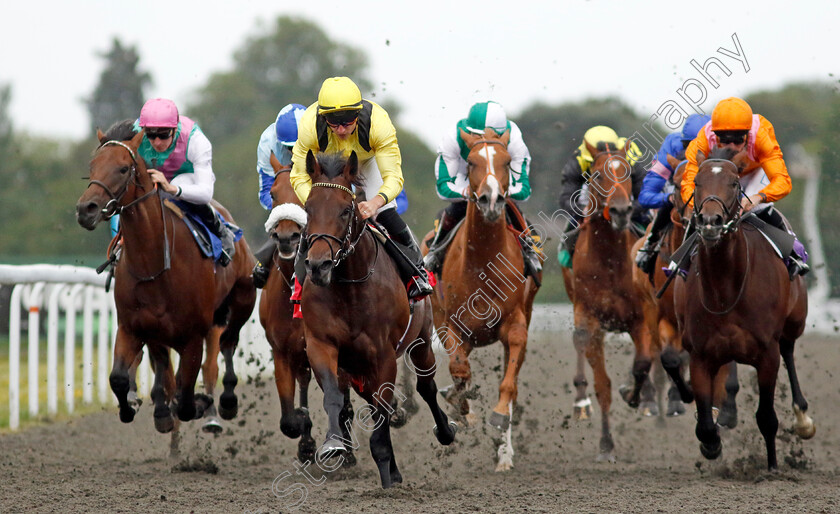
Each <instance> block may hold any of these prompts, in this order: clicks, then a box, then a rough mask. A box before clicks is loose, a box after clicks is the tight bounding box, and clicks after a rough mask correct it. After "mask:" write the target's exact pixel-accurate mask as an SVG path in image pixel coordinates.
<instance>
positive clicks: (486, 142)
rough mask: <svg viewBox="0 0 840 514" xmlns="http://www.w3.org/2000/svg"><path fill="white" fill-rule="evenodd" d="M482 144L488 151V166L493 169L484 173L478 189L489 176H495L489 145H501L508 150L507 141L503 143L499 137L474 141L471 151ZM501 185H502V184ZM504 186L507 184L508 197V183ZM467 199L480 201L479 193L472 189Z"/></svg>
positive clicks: (506, 194)
mask: <svg viewBox="0 0 840 514" xmlns="http://www.w3.org/2000/svg"><path fill="white" fill-rule="evenodd" d="M481 144H483V145H484V148H485V152H486V155H485V157H484V160H486V161H487V168H488V169H490V170H491V171H490V173H486V174H485V175H484V178H483V179H481V182H479V183H478V187H476V190H478V189H481V185H482V184H484V182H486V181H487V177H489V176H490V175H494V176H495V173H493V171H492V167H491V166H490V162H491V160H490V154H489V152H487V145H499V146H501V147H502V148H504V149H506V150H507V145H506V144H505V143H503V142H502V141H499V140H497V139H479V140H478V141H476V142H475V143H473V144H472V145H471V146H470V151H472V149H473V148H475V147H476V146H478V145H481ZM500 185H502V184H500ZM504 186H505V195H504V196H505V198H507V197H508V190H507V186H508V185H507V184H504ZM467 201H470V202H474V203H475V202H478V193H477V192H476V191H472V192H471V193H470V196H469V198H467Z"/></svg>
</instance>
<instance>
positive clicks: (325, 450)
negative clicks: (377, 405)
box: [306, 337, 347, 462]
mask: <svg viewBox="0 0 840 514" xmlns="http://www.w3.org/2000/svg"><path fill="white" fill-rule="evenodd" d="M306 355H307V357H309V365H310V366H311V367H312V371H313V372H314V373H315V379H316V380H317V381H318V385H320V386H321V390H322V391H323V392H324V410H325V411H326V413H327V436H326V439H325V441H324V444H322V445H321V447H320V448H318V454H317V455H316V460H318V461H325V460H329V459H332V458H339V459H341V461H342V462H343V460H344V454H345V453H346V452H347V448H346V447H345V445H344V443H343V442H342V431H341V425H340V424H339V416H340V413H341V409H342V407H344V394H343V393H342V391H341V388H340V387H339V384H338V348H336V347H335V346H333V345H331V344H329V343H324V342H322V341H319V340H317V339H315V338H312V337H307V341H306Z"/></svg>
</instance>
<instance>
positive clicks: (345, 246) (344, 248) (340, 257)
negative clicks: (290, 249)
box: [305, 182, 379, 283]
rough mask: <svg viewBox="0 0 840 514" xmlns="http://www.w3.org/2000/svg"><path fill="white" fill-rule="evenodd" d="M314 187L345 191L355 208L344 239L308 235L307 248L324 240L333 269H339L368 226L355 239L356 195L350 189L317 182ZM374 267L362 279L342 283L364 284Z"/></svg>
mask: <svg viewBox="0 0 840 514" xmlns="http://www.w3.org/2000/svg"><path fill="white" fill-rule="evenodd" d="M312 187H329V188H333V189H338V190H340V191H344V192H345V193H347V194H348V195H350V198H351V200H350V202H351V204H352V206H353V215H352V216H351V217H350V219H349V221H348V222H347V227H346V228H345V229H344V237H343V238H342V239H339V238H338V237H336V236H334V235H332V234H307V235H306V239H305V240H306V245H307V247H309V248H311V247H312V244H313V243H315V242H316V241H318V240H319V239H324V240H326V242H327V246H328V247H329V248H330V260H331V261H332V264H333V267H337V266H338V265H339V264H341V262H342V261H344V259H346V258H347V257H349V256H350V255H351V254H352V253H353V251H354V250H355V249H356V245H357V244H358V243H359V241H360V240H361V239H362V236H363V235H364V234H365V229H366V228H367V224H365V225H363V228H362V230H360V231H359V234H358V235H356V236H355V239H354V238H353V227H354V226H355V225H356V223H357V221H358V219H359V218H358V215H357V214H356V212H357V210H358V209H357V205H356V194H355V193H354V192H353V191H352V190H351V189H350V188H348V187H344V186H342V185H341V184H333V183H331V182H315V183H314V184H312ZM333 241H335V242H336V243H338V250H334V249H333V245H332V242H333ZM375 247H376V255H377V257H378V256H379V245H375ZM375 264H376V259H374V265H375ZM373 269H374V266H371V268H370V271H368V274H367V275H366V276H364V277H362V278H361V279H342V280H341V281H342V282H350V283H356V282H364V281H366V280H367V279H368V278H370V276H371V274H373Z"/></svg>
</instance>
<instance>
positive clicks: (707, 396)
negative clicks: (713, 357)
mask: <svg viewBox="0 0 840 514" xmlns="http://www.w3.org/2000/svg"><path fill="white" fill-rule="evenodd" d="M689 367H690V370H691V387H692V389H694V403H695V405H696V406H697V425H696V427H695V429H694V433H695V435H696V436H697V439H698V440H699V441H700V453H702V454H703V456H704V457H706V458H707V459H709V460H712V459H716V458H718V457H719V456H720V453H721V451H722V448H723V447H722V446H721V443H720V434H718V428H717V425H716V424H715V420H714V417H713V416H712V389H713V380H712V375H711V373H710V370H709V369H708V368H709V364H708V363H706V362H704V361H702V360H701V359H700V356H699V355H697V354H692V355H691V360H690V361H689ZM715 371H717V368H715Z"/></svg>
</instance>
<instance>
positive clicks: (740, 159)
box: [730, 146, 747, 173]
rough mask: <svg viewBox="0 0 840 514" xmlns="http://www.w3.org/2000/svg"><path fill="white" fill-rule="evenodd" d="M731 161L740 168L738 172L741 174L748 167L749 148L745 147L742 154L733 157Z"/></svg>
mask: <svg viewBox="0 0 840 514" xmlns="http://www.w3.org/2000/svg"><path fill="white" fill-rule="evenodd" d="M730 160H731V161H732V163H733V164H734V165H735V166H737V167H738V172H739V173H740V171H741V170H743V169H744V167H745V166H746V165H747V147H746V146H744V148H742V149H741V151H740V152H738V153H736V154H735V155H733V156H732V159H730Z"/></svg>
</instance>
